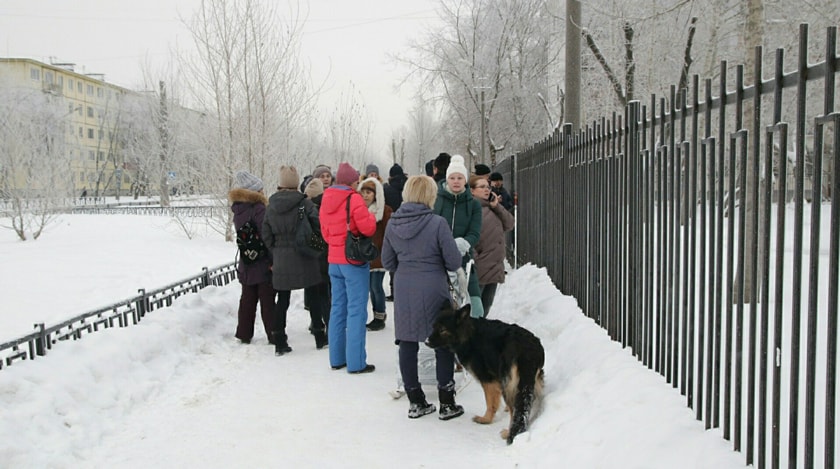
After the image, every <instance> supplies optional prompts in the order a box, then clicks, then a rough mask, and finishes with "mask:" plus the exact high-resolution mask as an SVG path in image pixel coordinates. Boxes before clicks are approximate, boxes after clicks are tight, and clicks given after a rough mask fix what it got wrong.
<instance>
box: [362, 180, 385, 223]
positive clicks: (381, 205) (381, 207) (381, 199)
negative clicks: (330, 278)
mask: <svg viewBox="0 0 840 469" xmlns="http://www.w3.org/2000/svg"><path fill="white" fill-rule="evenodd" d="M367 183H373V185H374V186H375V187H376V200H374V201H373V204H371V206H370V207H368V210H370V213H372V214H373V216H374V217H376V221H382V216H383V215H384V214H385V190H384V189H383V188H382V183H381V182H379V179H377V178H367V179H364V180H362V182H360V183H359V191H361V190H362V186H364V185H365V184H367Z"/></svg>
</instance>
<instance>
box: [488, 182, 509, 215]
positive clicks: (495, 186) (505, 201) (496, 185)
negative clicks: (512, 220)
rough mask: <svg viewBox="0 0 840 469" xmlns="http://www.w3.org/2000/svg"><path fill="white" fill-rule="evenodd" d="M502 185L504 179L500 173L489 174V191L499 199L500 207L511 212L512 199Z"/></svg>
mask: <svg viewBox="0 0 840 469" xmlns="http://www.w3.org/2000/svg"><path fill="white" fill-rule="evenodd" d="M503 184H504V178H503V177H502V174H501V173H497V172H493V173H491V174H490V190H491V191H492V192H493V193H494V194H496V196H497V197H499V202H500V203H501V204H502V207H504V208H505V209H506V210H507V211H509V212H513V197H511V196H510V193H508V191H507V189H505V188H504V185H503Z"/></svg>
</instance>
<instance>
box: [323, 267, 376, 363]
mask: <svg viewBox="0 0 840 469" xmlns="http://www.w3.org/2000/svg"><path fill="white" fill-rule="evenodd" d="M330 280H331V281H332V311H330V326H329V327H328V328H327V333H328V334H329V340H330V366H339V365H344V364H347V371H359V370H362V369H364V368H365V367H366V366H367V352H366V351H365V334H366V332H367V330H366V329H365V323H366V322H367V292H368V289H369V288H370V287H369V283H370V267H369V266H368V264H364V265H358V266H357V265H350V264H330Z"/></svg>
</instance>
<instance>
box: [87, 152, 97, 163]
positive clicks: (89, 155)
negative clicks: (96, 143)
mask: <svg viewBox="0 0 840 469" xmlns="http://www.w3.org/2000/svg"><path fill="white" fill-rule="evenodd" d="M88 159H89V160H91V161H93V160H95V159H96V154H95V153H94V152H93V150H88Z"/></svg>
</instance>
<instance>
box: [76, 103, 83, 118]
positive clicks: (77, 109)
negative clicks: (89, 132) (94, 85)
mask: <svg viewBox="0 0 840 469" xmlns="http://www.w3.org/2000/svg"><path fill="white" fill-rule="evenodd" d="M76 112H78V113H79V115H80V116H81V115H82V105H81V104H80V105H79V107H77V108H76Z"/></svg>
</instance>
